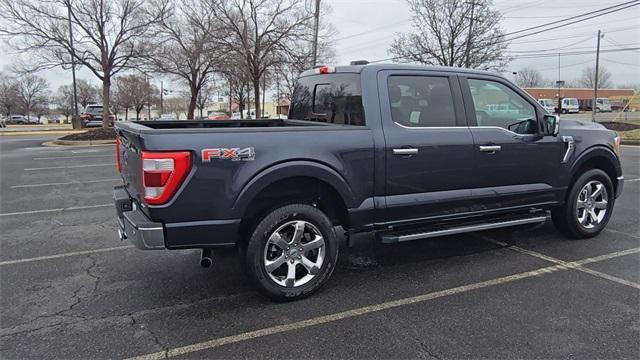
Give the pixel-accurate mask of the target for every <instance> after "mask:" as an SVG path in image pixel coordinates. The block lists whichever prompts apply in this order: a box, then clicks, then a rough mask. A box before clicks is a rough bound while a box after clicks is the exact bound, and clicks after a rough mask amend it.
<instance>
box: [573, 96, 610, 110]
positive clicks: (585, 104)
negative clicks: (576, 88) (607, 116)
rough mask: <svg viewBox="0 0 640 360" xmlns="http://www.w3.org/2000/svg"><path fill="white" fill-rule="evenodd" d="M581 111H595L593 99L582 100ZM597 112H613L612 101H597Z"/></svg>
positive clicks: (598, 99)
mask: <svg viewBox="0 0 640 360" xmlns="http://www.w3.org/2000/svg"><path fill="white" fill-rule="evenodd" d="M578 102H579V104H580V110H583V111H593V99H580V100H579V101H578ZM596 112H611V101H609V99H608V98H597V99H596Z"/></svg>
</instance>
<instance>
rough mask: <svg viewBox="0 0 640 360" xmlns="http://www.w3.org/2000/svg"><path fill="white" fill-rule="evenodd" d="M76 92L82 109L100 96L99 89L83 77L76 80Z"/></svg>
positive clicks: (96, 100)
mask: <svg viewBox="0 0 640 360" xmlns="http://www.w3.org/2000/svg"><path fill="white" fill-rule="evenodd" d="M76 94H77V96H78V104H80V105H81V106H82V108H83V109H84V108H85V107H87V105H88V104H92V103H96V102H98V99H99V98H100V90H99V89H98V88H97V87H95V86H93V85H91V83H89V82H88V81H86V80H83V79H78V80H76Z"/></svg>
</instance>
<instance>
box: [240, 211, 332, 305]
mask: <svg viewBox="0 0 640 360" xmlns="http://www.w3.org/2000/svg"><path fill="white" fill-rule="evenodd" d="M295 221H303V222H306V223H308V224H311V225H312V226H311V227H309V226H308V225H307V227H306V229H307V230H305V231H309V232H315V231H319V233H320V235H321V236H322V237H323V238H324V250H323V251H324V253H323V261H322V264H321V265H320V268H319V269H318V268H317V267H314V268H313V270H314V274H312V273H311V271H308V270H307V269H306V268H305V267H304V266H302V264H299V263H296V264H295V265H293V266H294V269H297V270H294V272H295V274H298V273H300V272H302V273H303V275H304V273H307V274H308V275H313V276H312V277H311V279H310V280H308V281H307V282H306V283H304V284H301V285H300V286H295V285H294V284H290V283H289V280H288V279H283V281H284V282H285V283H286V284H287V285H282V284H278V283H277V282H276V280H278V279H276V280H274V279H273V278H272V277H271V275H269V273H268V272H267V270H266V264H265V259H266V255H265V253H266V252H268V251H273V250H274V249H275V251H280V250H279V248H278V247H275V248H274V247H273V245H269V249H270V250H268V248H267V242H268V241H269V238H270V237H271V236H272V234H273V233H274V232H275V231H277V230H278V229H281V228H282V227H283V226H287V224H290V223H292V222H295ZM307 237H310V235H309V233H305V235H303V239H302V240H299V242H300V243H302V242H304V241H307V240H305V238H307ZM291 241H292V243H293V242H295V239H293V235H292V239H291ZM338 247H339V244H338V238H337V236H336V233H335V230H334V228H333V224H332V223H331V221H330V220H329V218H328V217H327V216H326V215H325V214H324V213H323V212H322V211H320V210H318V209H317V208H315V207H313V206H309V205H304V204H293V205H286V206H283V207H281V208H278V209H276V210H274V211H272V212H271V213H269V214H268V215H266V216H265V217H264V218H263V219H262V220H261V221H260V222H259V223H258V224H257V225H256V227H255V229H254V231H253V234H252V235H251V238H250V239H249V242H248V243H247V246H246V252H245V256H244V262H245V269H246V275H247V276H248V277H249V279H250V280H251V282H252V283H253V284H254V286H256V288H257V289H258V290H259V291H260V292H261V293H262V294H263V295H265V296H267V297H269V298H271V299H273V300H276V301H290V300H297V299H301V298H303V297H305V296H308V295H310V294H312V293H313V292H315V291H316V290H318V289H319V288H320V287H321V286H322V285H323V284H324V283H325V282H326V281H327V280H328V279H329V277H330V276H331V274H332V273H333V270H334V268H335V266H336V262H337V260H338ZM287 248H288V247H287ZM293 250H295V249H293ZM318 251H319V250H318ZM287 254H288V255H287V256H290V254H289V253H287ZM284 255H285V250H284V249H283V250H282V253H281V256H284ZM302 255H303V256H304V254H302ZM311 256H313V253H312V254H311ZM278 257H279V256H278ZM292 257H293V256H292ZM305 259H306V257H305ZM287 261H290V260H287ZM316 261H317V258H316ZM283 267H286V269H287V270H288V268H289V263H288V262H285V263H283V264H282V267H280V268H278V269H279V270H283V269H284V268H283ZM276 271H278V270H276ZM305 276H306V275H305ZM287 277H288V276H287ZM296 281H297V280H294V281H292V283H293V282H296Z"/></svg>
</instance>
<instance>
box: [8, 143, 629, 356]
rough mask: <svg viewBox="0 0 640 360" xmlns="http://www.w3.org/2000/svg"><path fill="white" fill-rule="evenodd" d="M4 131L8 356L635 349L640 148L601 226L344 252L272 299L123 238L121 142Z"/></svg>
mask: <svg viewBox="0 0 640 360" xmlns="http://www.w3.org/2000/svg"><path fill="white" fill-rule="evenodd" d="M46 140H49V138H47V137H45V136H30V137H18V136H16V137H6V138H0V173H1V178H0V229H1V234H0V305H1V310H0V358H3V359H23V358H43V357H46V358H64V359H68V358H130V357H143V358H162V357H165V356H176V357H180V358H225V359H226V358H295V359H298V358H427V359H428V358H436V359H444V358H577V359H581V358H607V359H621V358H630V359H637V358H639V357H640V224H639V222H638V219H640V180H639V179H640V148H638V147H623V167H624V176H625V178H626V180H627V181H626V183H625V189H624V193H623V195H622V197H621V198H620V199H618V201H617V203H616V207H615V211H614V215H613V218H612V219H611V222H610V223H609V226H608V228H607V230H606V231H605V232H603V233H602V234H601V235H600V236H598V237H597V238H594V239H589V240H582V241H571V240H567V239H565V238H563V237H562V236H561V235H560V234H558V233H557V232H556V231H555V229H554V228H553V226H552V225H551V224H550V221H548V222H547V223H546V224H544V225H541V226H536V227H521V228H515V229H502V230H499V231H498V230H496V231H485V232H478V233H472V234H465V235H459V236H449V237H444V238H438V239H431V240H425V241H416V242H412V243H405V244H400V245H394V246H386V245H380V244H376V243H373V242H369V243H365V244H361V245H360V246H358V247H357V248H355V249H350V248H346V247H343V248H342V249H341V253H340V257H339V262H338V267H337V269H336V271H335V272H334V274H333V277H332V279H331V280H330V281H329V282H328V283H327V284H326V285H325V286H324V287H323V289H321V290H320V291H319V292H318V293H316V294H315V295H313V296H312V297H310V298H307V299H304V300H301V301H296V302H291V303H273V302H270V301H268V300H266V299H265V298H263V297H261V296H260V295H259V294H258V293H256V292H255V291H254V290H253V289H252V288H251V287H250V286H249V284H248V283H247V281H246V280H245V278H244V276H243V274H242V273H241V271H240V269H239V266H238V264H237V261H236V258H234V257H233V256H229V255H227V256H222V257H216V258H214V265H213V267H211V268H209V269H203V268H200V267H199V265H198V260H199V252H198V251H195V250H184V251H147V252H145V251H139V250H137V249H135V248H133V247H132V246H130V245H129V244H128V243H122V242H120V241H119V240H118V237H117V234H116V227H117V225H116V220H115V211H114V209H113V208H112V204H111V189H112V187H113V186H114V185H117V184H118V183H119V176H118V174H117V172H116V169H115V165H114V162H115V161H114V155H113V151H114V149H113V146H96V147H86V148H80V147H73V148H51V147H42V146H40V144H41V143H42V142H44V141H46Z"/></svg>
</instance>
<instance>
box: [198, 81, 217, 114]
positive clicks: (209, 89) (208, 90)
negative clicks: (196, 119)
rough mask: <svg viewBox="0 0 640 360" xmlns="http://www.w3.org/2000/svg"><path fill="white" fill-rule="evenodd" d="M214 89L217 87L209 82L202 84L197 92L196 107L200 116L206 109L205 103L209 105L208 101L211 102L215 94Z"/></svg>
mask: <svg viewBox="0 0 640 360" xmlns="http://www.w3.org/2000/svg"><path fill="white" fill-rule="evenodd" d="M216 90H217V88H216V86H215V84H214V83H209V84H207V85H206V86H204V87H203V88H202V89H200V91H199V92H198V98H197V100H196V107H197V108H198V110H199V112H200V117H201V118H202V117H203V111H204V109H206V108H207V105H209V102H211V99H212V98H213V95H214V94H215V92H216Z"/></svg>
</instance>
